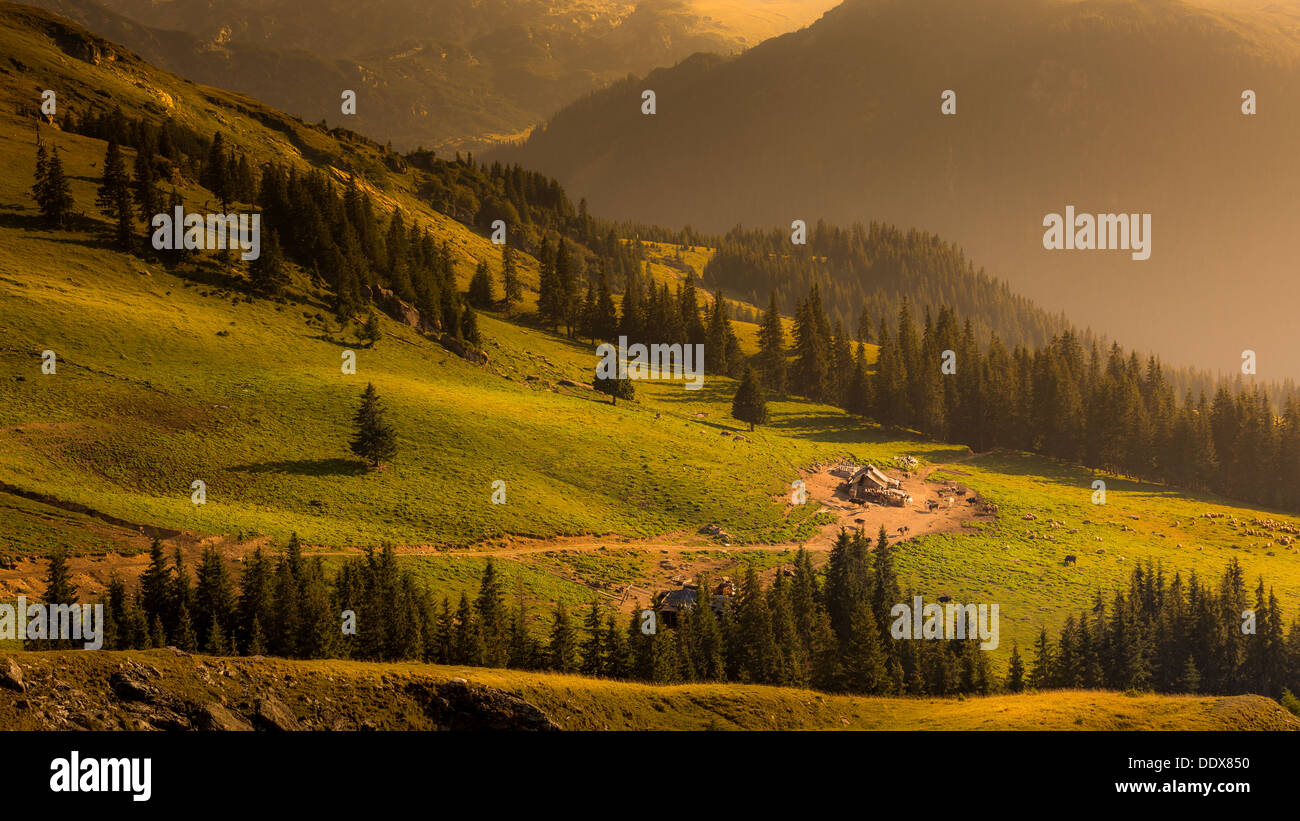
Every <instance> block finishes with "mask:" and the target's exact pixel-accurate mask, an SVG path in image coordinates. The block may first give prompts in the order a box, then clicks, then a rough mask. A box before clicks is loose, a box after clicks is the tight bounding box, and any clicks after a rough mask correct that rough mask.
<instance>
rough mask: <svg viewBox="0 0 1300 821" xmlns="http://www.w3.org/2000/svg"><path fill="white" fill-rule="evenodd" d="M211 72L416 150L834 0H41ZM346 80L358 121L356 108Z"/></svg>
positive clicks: (188, 71) (173, 64)
mask: <svg viewBox="0 0 1300 821" xmlns="http://www.w3.org/2000/svg"><path fill="white" fill-rule="evenodd" d="M38 5H41V6H44V7H45V8H49V9H51V10H53V11H57V12H59V13H60V14H63V15H65V16H67V17H69V18H71V19H74V20H76V21H77V22H79V23H81V24H83V25H85V26H87V27H88V28H90V29H91V30H92V31H95V32H96V33H98V34H100V35H102V36H105V37H108V38H110V39H112V40H115V41H117V42H120V43H122V44H123V45H125V46H127V47H128V48H131V49H133V50H135V51H137V52H139V53H140V54H142V55H144V56H145V57H146V58H147V59H149V60H150V61H151V62H153V63H155V64H157V65H159V66H162V67H164V68H167V69H169V70H172V71H175V72H177V73H179V74H181V75H183V76H186V77H189V78H191V79H193V80H195V81H197V82H202V83H208V84H211V85H216V86H220V87H222V88H229V89H233V90H235V91H239V92H242V93H246V94H249V95H251V96H254V97H257V98H258V99H260V100H263V101H265V102H267V103H269V104H271V105H274V106H276V107H278V108H281V109H283V110H286V111H289V112H291V113H294V114H297V115H299V116H301V117H303V118H304V119H307V120H309V121H317V120H320V119H327V120H328V121H329V122H331V123H338V122H340V121H345V122H346V124H347V125H348V126H349V127H351V128H354V129H355V130H357V131H361V132H364V133H366V134H369V135H370V136H372V137H376V138H378V139H380V140H386V141H392V142H393V143H395V144H397V145H398V146H400V147H403V148H414V147H415V146H417V145H424V146H428V147H432V148H438V149H444V148H449V147H450V146H453V145H455V146H460V145H469V146H471V147H472V146H473V145H474V143H476V142H481V141H484V140H492V139H495V138H497V137H500V136H510V135H515V134H519V133H522V132H524V131H526V130H527V129H528V128H531V127H532V126H533V125H534V124H535V123H536V122H538V121H539V120H541V119H542V118H544V117H546V116H548V115H549V114H551V113H552V112H553V111H555V110H556V109H558V108H559V107H560V106H561V105H563V104H565V103H567V102H569V101H570V100H572V99H574V98H575V97H578V96H580V95H582V94H585V93H587V92H589V91H591V90H593V89H595V88H598V87H600V86H601V85H603V84H605V83H606V82H609V81H611V80H615V79H618V78H621V77H623V76H624V75H626V74H627V73H629V72H640V71H646V70H648V69H650V68H653V67H655V66H659V65H669V64H671V63H673V62H675V61H676V60H679V59H681V58H683V57H685V56H687V55H689V54H691V53H693V52H696V51H719V52H723V53H732V52H735V51H738V50H741V49H743V48H745V47H747V46H750V45H753V44H755V43H758V42H759V41H761V40H763V39H766V38H767V37H770V36H773V35H776V34H780V33H782V32H785V31H789V30H791V29H794V28H797V27H798V26H801V25H804V24H806V23H807V22H809V21H811V20H812V19H814V18H815V17H816V16H817V15H818V14H820V13H821V12H822V11H825V10H826V9H827V8H829V7H830V6H831V5H833V3H832V2H831V0H781V1H779V2H762V3H738V2H730V1H727V0H724V1H722V2H719V0H648V1H647V2H635V3H634V2H625V1H624V0H582V1H581V2H566V3H552V2H543V1H542V0H524V1H523V2H518V1H515V2H501V0H493V2H470V0H437V2H411V0H380V2H371V3H365V4H361V5H358V4H356V3H347V2H313V3H299V2H285V0H276V2H270V3H262V2H257V3H253V2H234V3H220V4H215V3H212V2H209V0H177V2H169V3H163V4H158V3H152V2H138V1H137V0H105V2H103V3H102V4H101V3H97V2H95V0H41V2H39V3H38ZM344 89H352V90H354V91H356V92H357V95H358V104H357V110H356V114H355V116H348V117H343V116H342V115H341V113H340V95H341V93H342V92H343V90H344Z"/></svg>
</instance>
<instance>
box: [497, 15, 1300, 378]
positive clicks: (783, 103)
mask: <svg viewBox="0 0 1300 821" xmlns="http://www.w3.org/2000/svg"><path fill="white" fill-rule="evenodd" d="M1298 66H1300V4H1298V3H1297V2H1295V0H1285V1H1284V2H1275V3H1269V4H1265V3H1263V2H1253V1H1252V2H1212V0H1206V2H1202V3H1199V4H1193V3H1187V2H1179V0H1141V1H1140V2H1138V0H981V2H978V3H974V2H968V0H850V1H849V2H846V3H844V4H843V5H842V6H839V7H837V8H835V9H833V10H832V11H830V12H828V13H827V14H826V15H824V16H823V17H822V18H821V19H820V20H819V21H817V22H816V23H814V24H813V25H811V26H809V27H808V28H806V29H804V30H801V31H797V32H793V33H790V34H786V35H784V36H781V37H777V38H775V39H773V40H770V41H768V42H765V43H763V44H761V45H759V46H757V47H755V48H753V49H750V50H749V51H747V52H745V53H744V54H741V55H739V56H736V57H732V58H723V57H714V56H698V57H694V58H692V59H689V60H686V61H684V62H683V63H681V64H679V65H677V66H675V67H673V68H671V69H663V70H658V71H655V72H652V73H651V74H649V75H648V76H646V77H645V78H643V79H627V80H625V81H622V82H619V83H616V84H614V85H613V86H611V87H610V88H608V89H606V90H603V91H601V92H599V93H596V94H594V95H591V96H589V97H588V98H585V99H583V100H581V101H579V102H576V103H574V104H573V105H571V106H569V107H568V108H566V109H565V110H564V111H562V112H561V113H560V114H558V115H557V116H556V117H555V118H554V119H553V120H552V121H551V122H550V123H549V124H548V125H547V126H546V127H544V128H541V129H538V130H537V131H536V132H535V133H534V134H532V135H531V137H530V138H529V139H528V140H527V142H526V143H524V144H523V145H522V146H520V147H517V148H512V149H503V150H501V151H498V152H496V153H497V155H498V156H500V157H502V158H503V159H509V160H512V161H519V162H522V163H523V164H525V165H526V166H528V167H530V168H535V169H537V170H539V171H543V172H545V173H548V174H551V175H553V176H556V177H558V178H559V179H560V180H561V181H562V182H563V183H564V185H565V187H566V189H567V190H568V191H569V192H570V193H571V194H572V195H573V196H575V197H582V196H585V197H586V198H587V199H588V201H589V204H590V206H591V209H592V211H593V212H595V213H601V214H605V215H609V216H611V217H615V218H624V219H631V220H637V221H643V222H646V223H658V224H671V225H682V224H690V225H691V226H693V227H694V228H696V229H702V230H705V231H709V232H717V231H722V230H726V229H728V228H730V227H731V226H734V225H737V224H741V223H743V224H745V225H747V226H762V227H768V226H773V225H779V226H787V227H788V226H789V225H790V223H791V221H792V220H794V219H804V220H807V221H808V223H809V225H811V224H812V223H813V222H814V221H815V220H817V219H818V218H822V217H824V218H826V219H827V220H829V221H831V222H835V223H840V224H848V223H850V222H853V221H856V220H863V221H868V220H881V221H886V222H890V223H893V224H896V225H903V226H914V227H917V228H921V229H925V230H929V231H933V232H937V233H939V234H940V235H942V236H944V237H945V238H947V239H950V240H953V241H955V242H957V243H959V244H960V245H961V246H962V247H963V248H964V249H965V250H966V251H967V252H968V253H969V254H970V256H971V258H972V259H974V260H975V261H976V263H977V264H980V265H984V266H986V267H987V268H988V269H989V271H990V273H991V274H996V275H998V276H1000V277H1004V278H1005V279H1007V280H1008V281H1009V282H1010V284H1011V285H1012V286H1013V287H1014V288H1015V289H1016V290H1018V291H1020V292H1021V293H1024V294H1026V295H1027V296H1029V297H1031V298H1033V299H1035V300H1036V301H1037V302H1038V303H1039V304H1041V305H1043V306H1044V307H1046V308H1047V309H1048V310H1052V311H1056V310H1062V309H1064V310H1067V311H1068V312H1069V315H1070V316H1071V317H1072V318H1073V319H1074V320H1075V321H1076V322H1080V323H1081V324H1085V325H1092V326H1093V327H1095V328H1096V329H1097V330H1100V331H1104V332H1106V333H1108V334H1110V335H1112V336H1115V337H1117V338H1119V339H1121V340H1123V341H1124V342H1126V343H1127V344H1130V345H1133V346H1135V347H1139V348H1148V349H1154V350H1157V351H1160V352H1162V353H1163V354H1165V355H1166V356H1167V357H1168V358H1169V359H1171V360H1173V361H1177V362H1181V363H1187V364H1194V365H1196V366H1198V367H1204V368H1209V369H1212V370H1215V371H1222V372H1228V371H1232V370H1235V369H1237V368H1238V366H1239V365H1240V362H1241V356H1242V351H1244V350H1246V349H1251V350H1254V351H1256V353H1257V356H1258V362H1259V372H1260V374H1261V375H1268V376H1270V377H1283V376H1296V375H1300V347H1298V346H1296V345H1295V344H1294V332H1293V330H1292V329H1293V327H1294V318H1293V313H1294V305H1295V303H1296V299H1297V297H1298V296H1300V288H1298V287H1297V286H1296V284H1295V263H1294V255H1293V254H1292V253H1291V252H1290V248H1289V245H1290V237H1291V236H1292V235H1294V233H1295V230H1296V227H1297V223H1298V222H1300V215H1298V213H1297V210H1296V205H1295V192H1296V191H1297V187H1298V186H1297V183H1300V152H1297V151H1296V144H1295V135H1296V134H1297V133H1300V96H1298V95H1297V91H1300V68H1298ZM645 89H652V90H654V91H655V92H656V95H657V98H656V99H657V114H656V115H654V116H645V115H643V114H642V113H641V95H642V92H643V90H645ZM945 90H953V91H955V92H956V111H957V113H956V114H955V115H954V116H945V115H943V114H941V111H940V104H941V95H942V94H943V92H944V91H945ZM1244 90H1251V91H1253V92H1255V94H1256V99H1257V105H1258V113H1257V114H1255V115H1254V116H1247V115H1245V114H1243V113H1242V104H1243V102H1242V94H1243V91H1244ZM1067 206H1075V208H1076V209H1077V210H1078V212H1080V213H1083V212H1091V213H1093V214H1097V213H1111V212H1124V213H1149V214H1151V215H1152V255H1151V258H1150V259H1149V260H1146V261H1136V260H1133V259H1131V257H1130V254H1129V253H1128V252H1125V251H1091V252H1083V251H1067V250H1060V251H1048V250H1045V249H1044V247H1043V240H1044V228H1043V221H1044V218H1045V216H1046V215H1048V214H1052V213H1057V214H1063V213H1064V211H1065V209H1066V207H1067Z"/></svg>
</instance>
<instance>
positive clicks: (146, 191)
mask: <svg viewBox="0 0 1300 821" xmlns="http://www.w3.org/2000/svg"><path fill="white" fill-rule="evenodd" d="M134 171H135V173H134V178H133V180H132V183H131V187H132V198H133V200H134V202H135V207H136V208H137V209H138V210H137V212H138V213H139V215H140V219H141V220H142V221H143V222H144V224H145V233H146V235H147V234H148V233H149V226H150V224H151V223H152V221H153V218H154V216H156V215H157V214H159V213H160V212H161V211H162V207H163V199H162V192H160V191H159V190H158V182H157V178H156V174H155V173H154V146H153V142H152V140H150V141H148V142H143V141H142V143H141V145H140V146H139V147H137V148H136V152H135V168H134Z"/></svg>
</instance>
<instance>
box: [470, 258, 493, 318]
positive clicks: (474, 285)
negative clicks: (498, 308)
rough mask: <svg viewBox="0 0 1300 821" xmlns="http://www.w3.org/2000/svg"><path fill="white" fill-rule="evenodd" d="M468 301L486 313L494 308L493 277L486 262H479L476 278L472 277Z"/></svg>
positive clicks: (475, 271)
mask: <svg viewBox="0 0 1300 821" xmlns="http://www.w3.org/2000/svg"><path fill="white" fill-rule="evenodd" d="M466 301H467V302H469V304H470V305H472V306H473V307H475V308H478V309H480V310H484V311H486V310H488V309H489V308H491V307H492V276H491V274H490V273H489V272H488V266H487V261H486V260H479V263H478V266H477V267H475V269H474V276H472V277H470V280H469V291H468V292H467V293H466Z"/></svg>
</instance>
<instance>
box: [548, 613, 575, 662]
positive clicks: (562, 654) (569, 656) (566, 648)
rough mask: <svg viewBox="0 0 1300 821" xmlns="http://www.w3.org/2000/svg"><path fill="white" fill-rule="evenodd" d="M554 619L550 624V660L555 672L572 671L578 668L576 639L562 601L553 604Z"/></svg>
mask: <svg viewBox="0 0 1300 821" xmlns="http://www.w3.org/2000/svg"><path fill="white" fill-rule="evenodd" d="M554 619H555V621H554V622H553V624H552V626H551V644H550V662H551V669H552V670H555V671H556V672H557V673H573V672H576V671H577V669H578V639H577V636H576V635H575V634H574V630H573V624H572V622H570V620H569V613H568V611H567V610H565V608H564V602H556V604H555V614H554Z"/></svg>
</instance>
